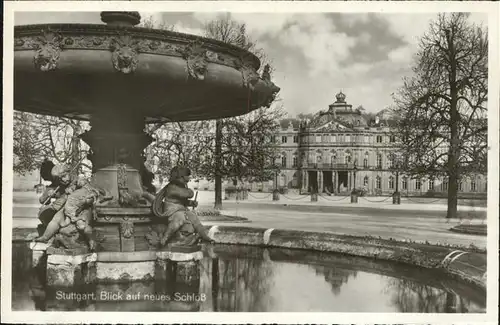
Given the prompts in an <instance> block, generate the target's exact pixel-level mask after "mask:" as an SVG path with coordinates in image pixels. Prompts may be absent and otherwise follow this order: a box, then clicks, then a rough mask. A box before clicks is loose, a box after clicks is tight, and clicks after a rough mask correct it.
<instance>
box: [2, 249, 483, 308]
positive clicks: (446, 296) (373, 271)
mask: <svg viewBox="0 0 500 325" xmlns="http://www.w3.org/2000/svg"><path fill="white" fill-rule="evenodd" d="M234 249H236V248H234ZM13 250H14V252H13V256H14V257H15V259H14V260H13V265H12V270H13V272H12V275H13V277H12V309H13V310H80V311H221V312H238V311H240V312H270V311H283V312H286V311H289V312H290V311H337V312H415V313H466V312H479V311H484V308H485V305H486V302H485V300H486V299H485V294H484V293H477V292H476V291H474V290H473V289H471V288H469V287H464V286H461V285H458V284H456V283H454V282H452V281H450V280H449V279H448V278H445V277H444V278H443V276H442V275H437V274H435V273H429V272H427V271H423V270H420V269H416V268H414V269H413V271H412V270H409V269H407V268H406V269H405V268H401V267H399V266H397V265H395V264H389V263H379V262H374V261H370V260H363V259H352V258H347V257H342V256H337V255H333V254H330V255H328V256H326V257H325V255H323V256H319V255H315V254H314V253H301V254H303V255H304V254H305V255H304V256H302V257H301V258H298V257H292V258H290V257H289V256H287V255H286V254H287V253H285V254H282V252H283V251H275V252H274V253H275V254H274V255H273V256H274V257H273V259H274V260H276V259H277V260H282V261H281V262H277V261H271V260H269V258H262V257H263V256H266V255H267V257H269V253H268V252H267V251H266V252H265V253H264V251H263V250H261V249H254V248H252V249H251V250H249V251H245V250H237V249H236V251H233V248H232V247H228V246H221V247H220V251H219V252H218V254H217V255H218V257H213V256H212V257H209V256H207V257H206V258H205V259H203V260H202V261H201V264H200V271H201V272H200V280H199V282H198V281H197V282H196V283H194V284H191V285H189V286H183V285H180V284H177V283H169V282H160V281H151V282H133V283H127V284H94V285H87V286H85V287H81V288H76V287H75V288H69V289H65V290H64V292H68V293H70V294H71V293H80V294H82V293H87V294H88V295H92V294H93V293H94V294H95V295H96V296H99V295H100V292H112V293H122V294H123V295H126V294H130V295H137V294H138V293H140V294H141V298H140V299H137V300H127V301H123V300H114V301H113V300H100V299H83V300H80V301H75V300H71V299H69V300H61V299H57V292H60V291H61V289H57V288H46V287H45V284H44V281H42V280H43V279H44V276H45V275H44V274H43V272H42V271H43V270H38V272H35V271H33V270H32V268H31V251H30V250H29V248H28V247H27V245H25V244H22V245H20V244H14V245H13ZM288 253H289V252H288ZM292 253H293V251H292ZM280 254H282V255H280ZM279 256H281V257H279ZM283 256H284V257H283ZM290 256H292V255H290ZM289 260H293V261H292V262H289ZM414 270H417V271H414ZM430 279H432V281H431V280H430ZM176 293H178V294H184V295H187V294H196V295H198V296H200V297H204V298H203V299H202V300H201V301H196V302H182V301H173V300H161V299H159V298H161V297H162V295H163V296H169V297H173V296H174V295H175V294H176ZM146 295H150V297H153V298H155V297H156V298H155V299H144V297H146Z"/></svg>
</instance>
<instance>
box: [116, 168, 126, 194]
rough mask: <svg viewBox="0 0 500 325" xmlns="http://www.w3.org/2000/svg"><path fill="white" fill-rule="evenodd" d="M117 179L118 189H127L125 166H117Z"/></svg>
mask: <svg viewBox="0 0 500 325" xmlns="http://www.w3.org/2000/svg"><path fill="white" fill-rule="evenodd" d="M117 177H118V179H117V183H118V189H127V188H128V182H127V166H126V165H125V164H119V165H118V171H117Z"/></svg>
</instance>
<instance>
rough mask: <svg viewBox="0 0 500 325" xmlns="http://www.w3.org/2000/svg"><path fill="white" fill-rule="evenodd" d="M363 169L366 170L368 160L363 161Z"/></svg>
mask: <svg viewBox="0 0 500 325" xmlns="http://www.w3.org/2000/svg"><path fill="white" fill-rule="evenodd" d="M363 168H368V159H367V158H365V159H363Z"/></svg>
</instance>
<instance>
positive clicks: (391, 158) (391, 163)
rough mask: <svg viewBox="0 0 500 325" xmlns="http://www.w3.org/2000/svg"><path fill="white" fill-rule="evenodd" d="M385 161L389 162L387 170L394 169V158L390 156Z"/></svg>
mask: <svg viewBox="0 0 500 325" xmlns="http://www.w3.org/2000/svg"><path fill="white" fill-rule="evenodd" d="M387 160H388V161H389V168H393V167H394V157H392V156H390V157H387Z"/></svg>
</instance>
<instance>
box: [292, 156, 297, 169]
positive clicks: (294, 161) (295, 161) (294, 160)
mask: <svg viewBox="0 0 500 325" xmlns="http://www.w3.org/2000/svg"><path fill="white" fill-rule="evenodd" d="M292 163H293V167H297V165H298V159H297V156H296V155H294V156H293V160H292Z"/></svg>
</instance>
